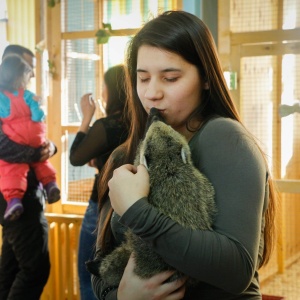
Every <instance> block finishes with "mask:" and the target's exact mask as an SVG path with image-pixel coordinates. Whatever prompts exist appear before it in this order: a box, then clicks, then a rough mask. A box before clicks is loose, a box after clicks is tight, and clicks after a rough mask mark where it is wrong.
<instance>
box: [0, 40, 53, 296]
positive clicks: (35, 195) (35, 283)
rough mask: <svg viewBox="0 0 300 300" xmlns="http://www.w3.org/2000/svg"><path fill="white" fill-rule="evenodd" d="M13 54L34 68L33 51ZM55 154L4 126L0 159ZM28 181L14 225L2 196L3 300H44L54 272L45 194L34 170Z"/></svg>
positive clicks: (40, 158) (48, 146) (19, 159)
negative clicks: (15, 137) (17, 137)
mask: <svg viewBox="0 0 300 300" xmlns="http://www.w3.org/2000/svg"><path fill="white" fill-rule="evenodd" d="M11 53H14V54H18V55H20V56H22V57H23V58H24V59H25V60H26V61H27V62H28V64H29V65H30V66H32V67H34V64H35V57H34V54H33V53H32V52H31V51H30V50H29V49H27V48H24V47H22V46H19V45H9V46H7V47H6V49H5V50H4V54H3V57H2V59H3V58H4V57H5V56H6V55H8V54H11ZM32 76H34V74H33V73H32ZM55 153H56V148H55V146H54V144H53V143H52V142H50V141H46V142H45V143H44V144H43V146H42V147H40V148H31V147H28V146H24V145H20V144H17V143H15V142H13V141H11V140H9V139H8V138H7V136H6V135H4V133H3V131H2V128H1V124H0V159H3V160H6V161H7V162H14V163H16V162H17V163H24V162H26V163H31V162H37V161H45V160H46V159H48V158H49V157H51V156H52V155H54V154H55ZM27 182H28V187H27V190H26V193H25V195H24V198H23V205H24V213H23V214H22V215H21V216H20V218H19V219H18V220H15V221H14V222H10V221H5V220H4V219H3V216H4V211H5V209H6V201H5V200H4V198H3V195H2V194H0V223H1V225H2V247H1V261H0V299H1V300H19V299H20V300H21V299H22V300H23V299H28V300H29V299H30V300H38V299H40V296H41V294H42V292H43V289H44V286H45V285H46V283H47V280H48V277H49V273H50V258H49V250H48V222H47V220H46V217H45V215H44V207H45V200H44V191H43V189H42V187H41V185H40V183H39V182H38V181H37V179H36V176H35V174H34V172H33V171H32V170H30V171H29V173H28V176H27ZM26 207H27V208H28V209H26Z"/></svg>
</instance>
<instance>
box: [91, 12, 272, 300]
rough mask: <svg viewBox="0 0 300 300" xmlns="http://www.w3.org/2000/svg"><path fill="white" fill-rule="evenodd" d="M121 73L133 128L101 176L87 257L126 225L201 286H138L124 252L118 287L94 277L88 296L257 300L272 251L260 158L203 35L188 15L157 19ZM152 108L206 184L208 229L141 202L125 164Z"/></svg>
mask: <svg viewBox="0 0 300 300" xmlns="http://www.w3.org/2000/svg"><path fill="white" fill-rule="evenodd" d="M127 67H128V81H127V83H128V91H129V95H128V101H129V108H130V112H131V120H132V126H131V131H130V135H129V139H128V140H127V141H126V143H125V144H124V145H122V146H121V147H120V148H118V149H117V150H116V151H115V152H114V153H113V154H112V156H111V159H110V164H109V166H108V168H107V169H106V173H105V174H104V176H103V177H102V178H101V182H100V184H101V186H102V187H103V186H104V185H105V184H106V185H107V186H108V188H107V189H106V191H104V192H103V193H102V194H101V202H100V208H101V211H100V217H99V230H98V241H97V257H96V259H97V260H98V261H100V262H101V258H102V257H103V256H105V255H106V254H108V253H109V252H110V251H111V250H112V249H114V248H115V247H116V246H117V245H118V244H120V243H121V241H122V235H121V234H120V232H122V231H123V230H124V228H125V229H126V228H130V229H131V230H132V231H133V232H134V233H135V234H136V235H138V236H139V237H140V238H141V239H143V240H145V241H146V242H147V243H148V244H150V245H151V246H152V247H153V249H154V251H156V252H157V253H159V254H160V255H161V257H162V258H163V259H164V260H165V261H166V262H167V263H168V264H170V265H171V266H173V267H174V268H175V269H178V270H179V271H181V272H183V273H184V274H186V276H190V277H193V278H197V279H198V280H200V281H201V284H199V285H197V286H196V287H186V286H185V280H186V278H182V280H178V281H174V282H167V281H166V280H167V279H168V278H169V277H170V276H171V274H170V272H164V273H161V274H158V275H155V276H153V277H152V278H150V279H146V280H145V279H140V278H138V277H137V276H136V275H135V274H134V272H133V269H134V256H133V255H132V256H131V258H130V259H129V262H128V264H127V267H126V269H125V272H124V274H123V277H122V280H121V282H120V285H119V286H118V287H110V286H107V285H106V284H105V278H99V277H96V276H93V278H92V280H93V288H94V292H95V294H96V295H97V296H98V298H99V299H118V300H123V299H131V300H134V299H143V300H145V299H197V300H198V299H218V300H221V299H261V293H260V288H259V277H258V269H259V268H260V267H261V266H262V265H264V264H265V263H266V262H267V261H268V259H269V257H270V253H271V249H272V245H273V239H274V226H273V222H274V207H275V196H274V189H273V187H272V181H271V178H270V173H269V170H268V167H267V162H266V159H265V157H264V154H263V152H262V151H261V149H260V148H259V146H258V145H257V144H256V142H255V139H254V137H252V136H251V134H250V133H249V132H248V131H247V130H246V129H245V127H244V126H243V124H242V122H241V120H240V117H239V115H238V112H237V110H236V108H235V106H234V103H233V100H232V99H231V96H230V94H229V91H228V88H227V86H226V82H225V79H224V77H223V72H222V68H221V66H220V62H219V59H218V55H217V51H216V48H215V45H214V42H213V38H212V36H211V33H210V32H209V30H208V28H207V27H206V26H205V24H204V23H203V22H202V21H201V20H199V19H198V18H197V17H196V16H194V15H192V14H189V13H187V12H183V11H169V12H165V13H163V14H162V15H160V16H158V17H157V18H155V19H153V20H151V21H149V22H148V23H147V24H146V25H145V26H144V27H143V28H142V29H141V30H140V31H139V32H138V33H137V34H136V36H135V37H134V38H133V39H132V41H131V43H130V45H129V48H128V53H127ZM152 107H156V108H157V109H159V110H160V112H161V114H162V115H163V117H164V118H165V120H166V122H167V123H168V124H169V125H171V126H172V127H173V128H174V129H175V130H176V131H178V132H179V133H181V134H182V135H184V136H185V137H186V139H187V140H188V141H189V145H190V148H191V151H192V157H193V161H194V164H195V166H196V167H197V168H199V170H200V171H201V172H203V173H204V174H205V175H206V176H207V177H208V179H209V180H210V181H211V182H212V184H213V186H214V189H215V201H216V204H217V215H216V218H215V220H214V224H213V230H212V231H202V230H188V229H185V228H183V227H182V226H180V225H179V224H177V223H175V222H174V221H173V220H171V219H169V218H167V217H166V216H164V215H163V214H161V213H159V212H158V211H157V210H156V209H155V208H153V207H151V206H150V205H149V204H148V203H147V196H148V194H149V189H150V187H149V178H148V173H147V170H146V168H145V167H144V166H143V165H140V166H138V167H134V166H133V165H132V163H133V158H134V156H135V153H136V150H137V145H138V143H139V141H140V139H141V138H142V137H143V133H144V129H145V124H146V120H147V116H148V114H149V111H150V109H151V108H152ZM166 151H168V149H166ZM162 201H163V199H162ZM199 201H200V200H199ZM112 210H114V214H112ZM112 215H113V216H114V217H113V218H111V216H112ZM117 215H119V216H120V217H117ZM122 227H123V228H122Z"/></svg>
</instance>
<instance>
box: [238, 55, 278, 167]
mask: <svg viewBox="0 0 300 300" xmlns="http://www.w3.org/2000/svg"><path fill="white" fill-rule="evenodd" d="M275 65H276V58H275V57H273V56H258V57H245V58H243V59H242V60H241V87H240V88H241V99H242V102H241V115H242V118H243V122H244V123H245V125H246V127H247V128H248V129H249V130H250V131H251V133H252V134H254V136H255V137H256V138H257V139H258V142H259V144H260V146H262V148H263V150H264V151H265V152H266V153H267V156H268V157H270V158H271V157H272V156H273V155H272V154H273V153H272V146H273V141H272V128H273V99H276V97H275V95H276V92H277V91H276V89H275V88H274V83H273V80H274V77H275V78H276V75H275V74H274V69H273V68H274V66H275ZM275 69H276V68H275ZM269 163H270V164H272V161H269Z"/></svg>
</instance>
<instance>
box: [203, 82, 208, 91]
mask: <svg viewBox="0 0 300 300" xmlns="http://www.w3.org/2000/svg"><path fill="white" fill-rule="evenodd" d="M203 89H204V90H209V85H208V82H205V83H204V86H203Z"/></svg>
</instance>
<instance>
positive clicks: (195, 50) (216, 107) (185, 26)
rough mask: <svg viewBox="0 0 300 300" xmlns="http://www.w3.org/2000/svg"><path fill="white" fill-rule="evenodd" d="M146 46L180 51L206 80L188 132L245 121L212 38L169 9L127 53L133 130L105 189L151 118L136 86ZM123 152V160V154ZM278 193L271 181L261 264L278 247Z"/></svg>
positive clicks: (104, 238) (105, 238)
mask: <svg viewBox="0 0 300 300" xmlns="http://www.w3.org/2000/svg"><path fill="white" fill-rule="evenodd" d="M142 45H149V46H154V47H157V48H160V49H164V50H167V51H169V52H173V53H176V54H178V55H180V56H181V57H182V58H184V59H185V60H186V61H188V62H189V63H191V64H193V65H195V66H196V67H197V68H198V72H199V74H200V77H201V79H202V80H204V81H205V82H207V84H208V86H209V89H208V90H203V93H202V99H201V101H199V107H198V108H197V109H196V110H195V111H194V112H193V113H192V114H191V115H190V117H189V119H188V120H187V122H186V126H187V128H188V129H189V130H190V131H194V130H198V128H191V125H190V124H191V123H192V122H191V120H192V119H194V118H197V119H199V120H201V122H202V124H203V123H204V122H206V121H207V120H209V119H210V118H211V117H212V116H214V115H219V116H223V117H227V118H231V119H233V120H236V121H238V122H240V123H241V119H240V117H239V114H238V112H237V110H236V107H235V105H234V102H233V100H232V98H231V96H230V93H229V90H228V88H227V85H226V81H225V78H224V76H223V71H222V68H221V64H220V62H219V58H218V55H217V50H216V46H215V43H214V40H213V37H212V35H211V33H210V31H209V29H208V28H207V26H206V25H205V24H204V23H203V22H202V21H201V20H200V19H199V18H197V17H196V16H194V15H192V14H190V13H187V12H184V11H167V12H164V13H163V14H161V15H160V16H158V17H156V18H155V19H153V20H151V21H149V22H148V23H146V24H145V26H144V27H143V28H142V29H141V30H140V31H139V32H138V33H137V34H136V35H135V36H134V37H133V39H132V40H131V42H130V44H129V47H128V49H127V70H126V72H127V81H126V84H127V94H128V95H127V96H128V108H129V113H130V120H131V128H130V134H129V138H128V140H127V141H126V142H125V144H124V145H122V147H121V148H119V149H117V151H116V152H115V154H114V155H113V156H111V159H110V162H109V165H108V167H107V168H106V170H105V173H104V174H103V176H102V179H101V185H102V187H104V186H106V187H107V182H108V180H109V179H110V178H111V177H112V172H113V170H114V169H115V168H117V167H119V166H121V165H122V164H125V163H132V162H133V159H134V155H135V152H136V149H137V146H138V144H139V141H140V139H141V138H142V136H143V134H144V130H145V124H146V119H147V114H146V112H145V110H144V108H143V106H142V104H141V102H140V100H139V98H138V95H137V90H136V84H137V75H136V67H137V56H138V50H139V48H140V47H141V46H142ZM121 151H124V152H123V155H122V156H119V153H120V152H121ZM102 190H103V193H102V195H101V198H100V207H101V205H103V203H104V201H106V200H107V195H108V188H106V190H105V189H102ZM274 198H275V196H274V190H273V187H272V182H271V179H270V201H269V206H268V209H267V211H266V214H265V231H264V240H265V247H264V254H263V263H262V265H263V264H264V263H266V262H267V261H268V259H269V257H270V254H271V249H272V245H273V243H274V226H273V224H274ZM109 218H110V214H108V216H107V218H106V222H105V225H104V226H103V228H102V229H101V232H100V236H99V237H100V238H99V239H98V247H100V248H101V251H102V252H103V253H106V252H108V251H110V250H111V249H110V246H111V243H110V238H111V229H110V226H109Z"/></svg>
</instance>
